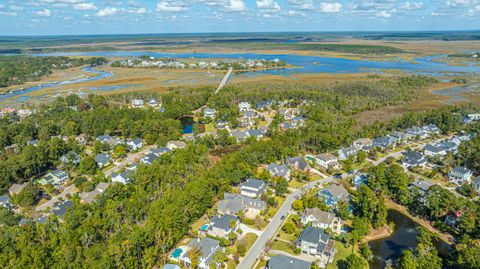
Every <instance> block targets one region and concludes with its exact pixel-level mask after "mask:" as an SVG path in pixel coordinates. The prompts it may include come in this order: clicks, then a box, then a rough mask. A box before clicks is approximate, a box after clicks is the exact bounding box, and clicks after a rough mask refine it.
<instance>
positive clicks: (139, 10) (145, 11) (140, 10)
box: [135, 7, 147, 14]
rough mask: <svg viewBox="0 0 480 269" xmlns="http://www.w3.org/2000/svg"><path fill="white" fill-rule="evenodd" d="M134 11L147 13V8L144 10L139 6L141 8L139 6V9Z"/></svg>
mask: <svg viewBox="0 0 480 269" xmlns="http://www.w3.org/2000/svg"><path fill="white" fill-rule="evenodd" d="M135 13H137V14H145V13H147V10H146V9H145V8H143V7H141V8H139V9H137V10H135Z"/></svg>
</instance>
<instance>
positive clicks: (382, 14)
mask: <svg viewBox="0 0 480 269" xmlns="http://www.w3.org/2000/svg"><path fill="white" fill-rule="evenodd" d="M375 16H377V17H380V18H390V17H392V13H389V12H387V11H385V10H382V11H379V12H377V13H376V14H375Z"/></svg>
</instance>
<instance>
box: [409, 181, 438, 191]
mask: <svg viewBox="0 0 480 269" xmlns="http://www.w3.org/2000/svg"><path fill="white" fill-rule="evenodd" d="M433 185H435V183H433V182H430V181H428V180H417V181H415V182H413V183H412V186H414V187H418V188H420V189H421V190H422V191H427V190H428V189H429V188H430V187H431V186H433Z"/></svg>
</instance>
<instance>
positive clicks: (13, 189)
mask: <svg viewBox="0 0 480 269" xmlns="http://www.w3.org/2000/svg"><path fill="white" fill-rule="evenodd" d="M25 186H27V183H23V184H16V183H15V184H13V185H12V186H11V187H10V188H9V189H8V192H9V193H10V194H18V193H20V192H21V191H22V190H23V188H25Z"/></svg>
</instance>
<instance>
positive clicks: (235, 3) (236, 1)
mask: <svg viewBox="0 0 480 269" xmlns="http://www.w3.org/2000/svg"><path fill="white" fill-rule="evenodd" d="M225 10H226V11H229V12H243V11H245V10H247V6H246V5H245V3H244V2H243V0H228V2H227V3H226V4H225Z"/></svg>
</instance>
